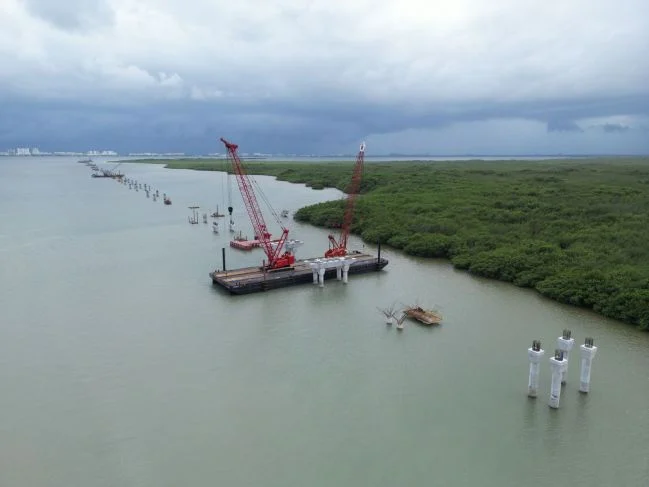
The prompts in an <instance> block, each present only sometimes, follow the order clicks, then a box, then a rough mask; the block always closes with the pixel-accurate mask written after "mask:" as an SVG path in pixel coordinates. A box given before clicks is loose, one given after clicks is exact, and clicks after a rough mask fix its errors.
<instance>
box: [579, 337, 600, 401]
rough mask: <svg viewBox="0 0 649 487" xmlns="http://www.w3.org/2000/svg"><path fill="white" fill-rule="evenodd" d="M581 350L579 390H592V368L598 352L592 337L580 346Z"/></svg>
mask: <svg viewBox="0 0 649 487" xmlns="http://www.w3.org/2000/svg"><path fill="white" fill-rule="evenodd" d="M579 349H580V351H581V375H580V379H579V392H588V391H589V390H590V368H591V365H592V363H593V359H594V358H595V354H596V353H597V347H596V346H594V345H593V339H592V338H586V343H584V344H583V345H582V346H581V347H579Z"/></svg>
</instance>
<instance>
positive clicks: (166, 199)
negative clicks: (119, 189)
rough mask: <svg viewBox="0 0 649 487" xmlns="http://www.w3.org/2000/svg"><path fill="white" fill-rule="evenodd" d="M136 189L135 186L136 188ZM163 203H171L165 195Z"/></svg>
mask: <svg viewBox="0 0 649 487" xmlns="http://www.w3.org/2000/svg"><path fill="white" fill-rule="evenodd" d="M136 191H137V188H136ZM164 204H165V205H170V204H171V200H170V199H169V198H167V197H166V196H165V199H164Z"/></svg>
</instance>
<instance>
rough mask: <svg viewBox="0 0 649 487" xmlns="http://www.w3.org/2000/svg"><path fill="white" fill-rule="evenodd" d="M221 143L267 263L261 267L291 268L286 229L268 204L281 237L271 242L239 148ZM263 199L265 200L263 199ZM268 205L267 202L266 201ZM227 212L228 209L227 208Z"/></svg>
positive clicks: (292, 259) (292, 261)
mask: <svg viewBox="0 0 649 487" xmlns="http://www.w3.org/2000/svg"><path fill="white" fill-rule="evenodd" d="M221 142H223V144H224V145H225V149H226V151H227V153H228V159H229V160H230V163H231V164H232V169H233V170H234V173H235V175H236V178H237V184H238V185H239V191H241V196H242V197H243V202H244V204H245V207H246V211H247V212H248V216H249V217H250V222H251V223H252V228H253V230H254V232H255V239H254V240H258V241H259V242H260V243H261V247H262V248H263V249H264V252H265V253H266V259H267V262H264V264H263V267H264V268H266V269H281V268H284V267H291V266H292V265H293V263H294V262H295V256H294V255H293V254H292V253H291V252H290V251H289V250H287V249H285V248H284V244H285V243H286V240H287V239H288V229H287V228H286V227H284V225H282V223H281V221H280V219H279V217H278V216H277V213H276V212H275V210H273V208H272V207H271V206H270V204H267V206H268V207H269V209H270V211H271V213H272V214H273V216H275V220H276V221H277V223H278V224H279V226H280V227H281V229H282V235H281V236H280V237H279V238H278V239H276V240H275V241H272V240H271V234H270V232H269V231H268V226H267V225H266V221H265V220H264V215H263V213H262V212H261V208H260V207H259V203H258V202H257V197H256V195H255V190H254V188H253V185H252V181H251V179H250V177H249V176H248V174H247V173H246V170H245V168H244V167H243V164H242V163H241V159H239V154H238V153H237V149H238V148H239V146H238V145H237V144H233V143H231V142H228V141H227V140H225V139H224V138H223V137H221ZM264 199H265V198H264ZM266 202H267V203H268V201H266ZM228 211H229V208H228Z"/></svg>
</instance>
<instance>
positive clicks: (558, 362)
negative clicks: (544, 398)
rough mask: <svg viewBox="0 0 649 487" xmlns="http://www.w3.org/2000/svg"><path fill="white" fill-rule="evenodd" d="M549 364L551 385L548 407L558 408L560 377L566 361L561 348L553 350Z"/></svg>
mask: <svg viewBox="0 0 649 487" xmlns="http://www.w3.org/2000/svg"><path fill="white" fill-rule="evenodd" d="M550 366H551V367H552V385H551V386H550V403H549V404H550V407H551V408H554V409H558V408H559V400H560V399H561V377H562V374H563V371H564V369H565V367H566V361H565V360H564V359H563V352H562V351H561V350H555V351H554V357H551V358H550Z"/></svg>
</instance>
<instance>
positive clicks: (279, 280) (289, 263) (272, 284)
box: [210, 138, 388, 294]
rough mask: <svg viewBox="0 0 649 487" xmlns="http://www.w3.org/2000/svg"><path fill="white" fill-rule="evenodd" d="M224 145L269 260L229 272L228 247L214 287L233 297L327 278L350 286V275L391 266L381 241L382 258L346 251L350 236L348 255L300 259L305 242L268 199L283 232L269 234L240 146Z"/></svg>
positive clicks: (318, 282) (215, 275) (223, 250)
mask: <svg viewBox="0 0 649 487" xmlns="http://www.w3.org/2000/svg"><path fill="white" fill-rule="evenodd" d="M221 142H223V144H224V145H225V147H226V150H227V153H228V159H229V160H230V162H231V163H232V166H233V170H234V173H235V175H236V178H237V183H238V186H239V190H240V191H241V196H242V197H243V201H244V203H245V206H246V210H247V212H248V216H249V217H250V221H251V223H252V226H253V230H254V232H255V234H254V235H255V241H258V242H260V247H262V248H263V249H264V252H265V254H266V258H267V261H264V262H263V263H262V265H261V266H258V267H246V268H243V269H234V270H226V265H225V248H223V249H222V252H223V270H216V271H214V272H211V273H210V277H211V279H212V283H213V284H215V285H218V286H220V287H222V288H223V289H225V290H226V291H228V292H229V293H230V294H249V293H255V292H260V291H268V290H271V289H277V288H282V287H288V286H293V285H296V284H302V283H307V282H312V283H313V284H317V285H319V286H320V287H324V281H325V280H326V279H331V278H334V279H337V280H339V281H342V282H343V283H347V279H348V275H350V274H361V273H366V272H375V271H380V270H382V269H383V268H384V267H385V266H386V265H388V260H387V259H385V258H382V257H381V244H380V242H379V245H378V255H377V256H376V257H374V256H372V255H369V254H367V253H362V252H358V251H354V252H348V251H347V248H346V244H347V238H346V236H345V238H344V240H343V239H341V241H342V242H344V246H343V247H342V248H343V250H344V252H342V253H341V252H340V251H339V255H329V256H325V257H324V258H322V257H319V258H313V259H305V260H299V261H298V260H296V259H295V248H296V247H298V246H300V245H302V243H303V242H301V241H300V240H293V239H291V240H289V239H288V229H287V228H285V227H284V225H282V223H281V220H280V218H279V217H278V215H277V213H276V212H275V211H274V210H273V209H272V207H271V206H270V204H268V201H267V199H266V198H265V197H264V200H265V202H266V203H267V206H268V207H269V208H270V211H271V213H272V214H273V216H274V217H275V220H276V221H277V223H278V225H279V226H280V228H281V229H282V235H281V237H280V238H278V239H271V234H270V232H269V231H268V227H267V226H266V223H265V221H264V218H263V215H262V213H261V210H260V208H259V205H258V203H257V198H256V196H255V193H254V190H253V187H252V184H251V181H250V178H249V177H248V175H247V174H246V171H245V168H244V167H243V165H242V163H241V160H240V159H239V156H238V154H237V149H238V146H237V145H236V144H232V143H230V142H228V141H226V140H225V139H223V138H221ZM361 149H362V150H364V146H361ZM361 164H362V161H361ZM262 196H263V194H262ZM228 212H229V213H230V215H231V214H232V211H231V204H230V205H229V207H228ZM230 218H231V217H230ZM230 221H231V227H232V224H233V222H232V220H230ZM350 222H351V220H350ZM348 227H349V225H348ZM231 230H232V228H231ZM347 234H348V230H347ZM334 241H335V239H334ZM335 242H336V244H337V245H336V247H337V248H341V247H340V245H338V244H339V242H337V241H335Z"/></svg>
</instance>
